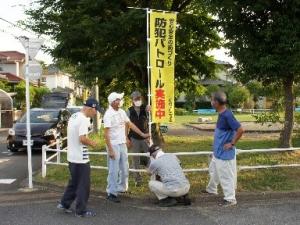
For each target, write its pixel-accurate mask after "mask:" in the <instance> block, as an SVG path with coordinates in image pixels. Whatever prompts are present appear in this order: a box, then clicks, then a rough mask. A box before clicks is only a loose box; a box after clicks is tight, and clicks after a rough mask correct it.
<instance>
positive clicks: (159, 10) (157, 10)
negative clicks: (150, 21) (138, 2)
mask: <svg viewBox="0 0 300 225" xmlns="http://www.w3.org/2000/svg"><path fill="white" fill-rule="evenodd" d="M127 8H128V9H139V10H145V11H148V12H149V11H155V12H165V13H176V14H178V13H179V12H177V11H168V10H161V9H150V8H140V7H127Z"/></svg>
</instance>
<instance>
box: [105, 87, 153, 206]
mask: <svg viewBox="0 0 300 225" xmlns="http://www.w3.org/2000/svg"><path fill="white" fill-rule="evenodd" d="M123 97H124V94H123V93H122V94H119V93H116V92H113V93H111V94H110V95H109V96H108V102H109V108H108V109H107V111H106V112H105V114H104V117H103V121H104V136H105V141H106V146H107V154H108V178H107V181H108V184H107V189H106V191H107V194H108V197H107V198H108V200H110V201H112V202H116V203H118V202H120V200H119V198H118V193H122V192H125V191H127V189H128V155H127V146H126V143H127V135H128V129H129V128H130V129H132V130H133V131H134V132H136V133H137V134H139V135H140V136H141V137H143V138H148V137H149V135H148V134H144V133H143V132H141V131H140V129H138V128H137V127H136V126H135V125H134V124H133V123H131V122H130V120H129V118H128V116H127V114H126V112H125V111H124V110H123V109H121V107H122V106H123Z"/></svg>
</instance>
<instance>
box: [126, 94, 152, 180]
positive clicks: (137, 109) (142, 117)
mask: <svg viewBox="0 0 300 225" xmlns="http://www.w3.org/2000/svg"><path fill="white" fill-rule="evenodd" d="M130 97H131V100H132V106H131V107H130V108H129V109H128V111H127V115H128V117H129V119H130V121H131V122H132V123H133V124H134V125H135V126H137V127H138V128H139V129H140V130H141V131H142V132H144V133H148V132H149V128H148V113H149V107H147V106H145V105H144V104H143V100H142V94H141V93H140V92H139V91H135V92H133V93H132V94H131V96H130ZM127 143H128V146H130V151H131V152H133V153H146V152H147V151H148V148H149V144H148V141H147V139H145V138H144V137H142V136H140V135H139V134H138V133H136V132H135V131H134V130H132V129H130V131H129V134H128V140H127ZM148 163H149V160H148V158H147V157H139V156H134V157H133V158H132V164H133V168H134V169H140V167H141V165H143V166H148ZM134 179H135V185H136V186H140V185H141V183H142V177H141V174H140V173H134Z"/></svg>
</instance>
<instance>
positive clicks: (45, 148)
mask: <svg viewBox="0 0 300 225" xmlns="http://www.w3.org/2000/svg"><path fill="white" fill-rule="evenodd" d="M64 140H66V138H63V139H60V140H59V141H56V142H55V143H53V144H51V145H49V146H46V145H44V146H43V148H42V177H46V175H47V165H61V166H68V163H62V162H61V157H60V156H61V153H67V148H64V149H61V148H60V147H61V141H64ZM53 146H56V148H55V149H53V148H51V147H53ZM299 150H300V147H299V148H269V149H249V150H241V149H237V155H239V154H246V153H274V152H290V151H299ZM47 152H55V153H54V154H53V155H51V156H50V157H49V158H47ZM89 154H90V155H100V156H107V153H106V152H89ZM173 154H175V155H176V156H204V155H206V156H211V155H212V152H211V151H199V152H176V153H173ZM128 156H146V157H150V156H149V154H148V153H128ZM55 158H56V161H53V159H55ZM286 167H300V163H293V164H276V165H256V166H238V170H239V171H241V170H254V169H270V168H286ZM91 168H93V169H101V170H108V168H107V167H105V166H94V165H92V166H91ZM129 171H130V172H147V170H145V169H129ZM183 171H184V172H207V171H208V168H191V169H184V170H183Z"/></svg>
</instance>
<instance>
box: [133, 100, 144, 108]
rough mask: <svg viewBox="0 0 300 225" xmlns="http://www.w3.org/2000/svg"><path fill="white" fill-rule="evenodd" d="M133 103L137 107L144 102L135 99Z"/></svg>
mask: <svg viewBox="0 0 300 225" xmlns="http://www.w3.org/2000/svg"><path fill="white" fill-rule="evenodd" d="M133 104H134V105H135V106H136V107H141V106H142V104H143V102H142V100H138V101H134V102H133Z"/></svg>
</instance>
